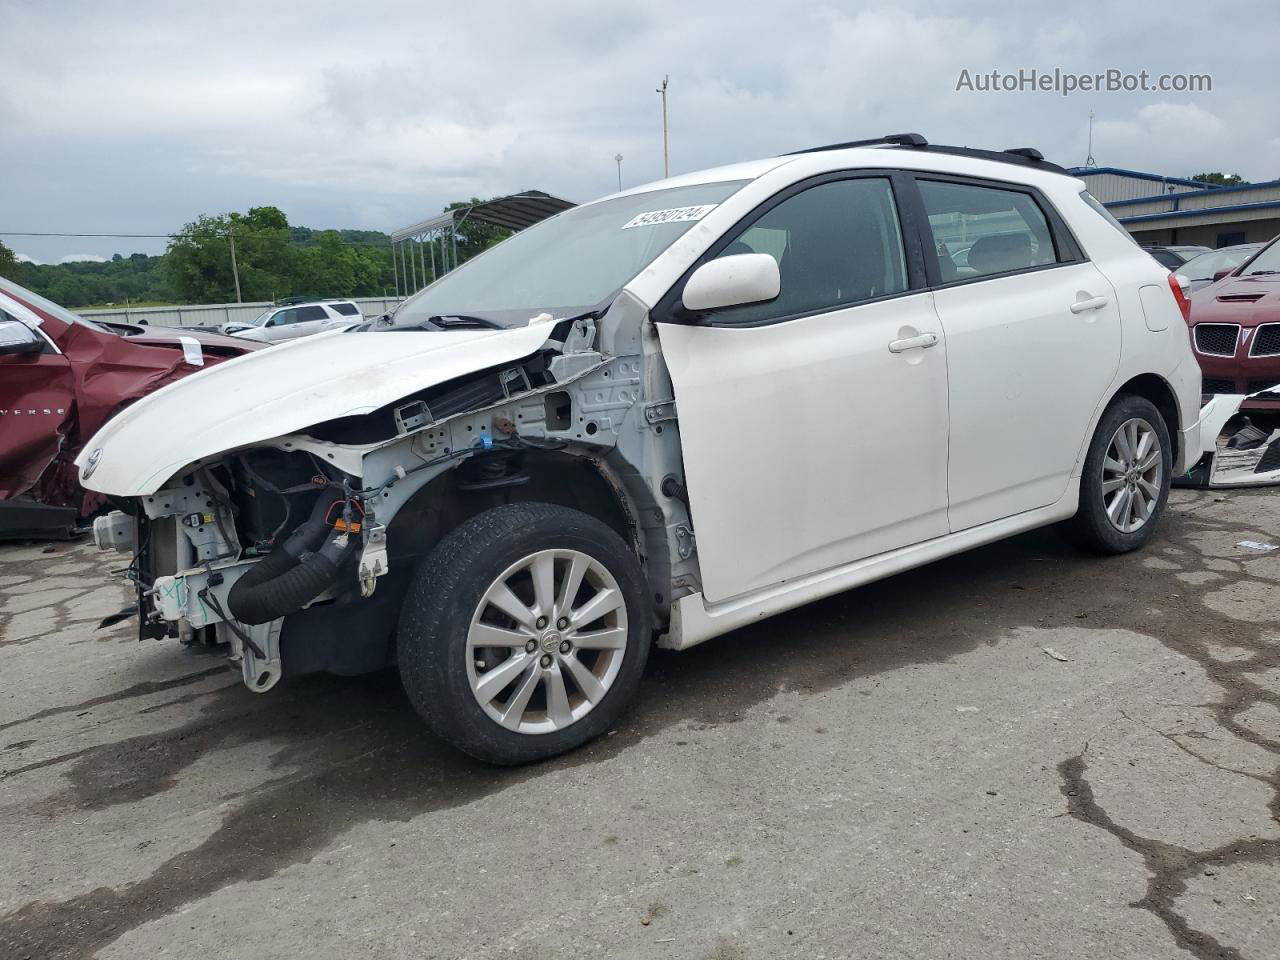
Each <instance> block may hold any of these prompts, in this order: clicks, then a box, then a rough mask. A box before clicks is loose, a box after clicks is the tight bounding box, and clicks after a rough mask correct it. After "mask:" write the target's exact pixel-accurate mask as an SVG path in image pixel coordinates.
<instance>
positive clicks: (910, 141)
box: [783, 133, 929, 157]
mask: <svg viewBox="0 0 1280 960" xmlns="http://www.w3.org/2000/svg"><path fill="white" fill-rule="evenodd" d="M885 144H892V145H893V146H896V147H927V146H929V141H928V140H926V139H925V138H924V137H922V136H920V134H918V133H890V134H888V135H887V136H883V137H872V138H871V139H869V140H849V141H848V142H846V143H829V144H827V145H826V146H825V147H806V148H805V149H803V150H792V151H791V152H790V153H784V154H783V156H784V157H794V156H797V155H799V154H802V153H821V152H822V151H824V150H848V149H850V148H851V147H878V146H881V145H885Z"/></svg>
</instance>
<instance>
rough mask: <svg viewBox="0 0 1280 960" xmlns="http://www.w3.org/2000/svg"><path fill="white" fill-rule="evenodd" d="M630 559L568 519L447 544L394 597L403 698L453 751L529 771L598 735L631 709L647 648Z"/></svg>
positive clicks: (519, 523)
mask: <svg viewBox="0 0 1280 960" xmlns="http://www.w3.org/2000/svg"><path fill="white" fill-rule="evenodd" d="M648 593H649V591H648V587H647V585H646V582H645V577H644V571H643V570H642V569H641V567H640V562H639V560H638V559H637V557H636V555H635V552H634V551H633V550H632V549H631V548H630V547H629V546H628V545H627V544H626V543H625V542H624V541H623V540H622V538H621V537H619V536H618V535H617V534H616V533H615V532H614V531H613V530H612V529H610V528H609V527H608V526H606V525H605V524H604V523H602V522H600V521H599V520H597V519H595V518H594V517H591V516H588V515H587V514H584V513H581V512H579V511H577V510H571V509H568V508H567V507H560V506H555V505H553V504H547V503H514V504H508V505H506V506H501V507H495V508H494V509H492V510H486V511H485V512H484V513H481V514H479V515H477V516H475V517H472V518H471V519H470V520H468V521H466V522H465V523H463V524H461V525H460V526H459V527H458V528H457V529H455V530H454V531H453V532H452V533H450V534H449V535H448V536H447V537H445V538H444V539H443V540H442V541H441V542H440V543H439V545H438V546H437V547H436V548H435V549H434V550H433V551H432V552H431V554H430V555H429V556H428V557H427V558H426V559H425V560H424V561H423V562H422V564H421V566H419V568H418V571H417V573H416V575H415V577H414V580H413V583H412V584H411V585H410V587H409V590H408V593H407V594H406V596H405V603H404V609H403V611H402V613H401V617H400V627H399V631H398V637H397V646H398V657H399V665H400V676H401V680H402V682H403V684H404V688H405V691H406V692H407V693H408V695H409V699H410V701H411V702H412V703H413V705H414V707H415V708H416V709H417V711H418V713H419V714H420V715H421V716H422V718H423V720H425V721H426V723H427V726H429V727H430V728H431V730H432V731H433V732H434V733H436V734H437V735H438V736H439V737H441V738H442V739H444V740H446V741H448V742H449V743H451V744H453V745H454V746H455V747H457V748H458V749H459V750H462V751H463V752H465V753H468V754H470V755H471V756H473V757H476V758H478V759H480V760H484V761H487V762H489V763H495V764H502V765H515V764H522V763H531V762H534V761H537V760H543V759H546V758H547V757H552V756H555V755H556V754H559V753H563V752H564V751H566V750H571V749H573V748H574V747H577V746H579V745H581V744H583V743H585V742H587V741H588V740H591V739H593V738H595V737H597V736H599V735H601V734H602V733H605V732H606V731H607V730H608V729H609V728H610V727H611V726H612V725H613V724H614V723H615V722H616V721H617V719H618V717H619V716H621V714H622V712H623V711H624V710H625V709H626V707H627V705H628V704H629V702H630V701H631V699H632V698H633V697H634V695H635V693H636V690H637V688H638V687H639V684H640V677H641V674H642V673H643V672H644V665H645V661H646V660H647V659H648V654H649V646H650V641H651V639H652V627H651V623H652V616H651V610H652V608H651V606H650V605H649V603H648V600H647V598H648Z"/></svg>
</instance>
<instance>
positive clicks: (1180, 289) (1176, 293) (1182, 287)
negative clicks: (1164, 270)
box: [1169, 273, 1191, 323]
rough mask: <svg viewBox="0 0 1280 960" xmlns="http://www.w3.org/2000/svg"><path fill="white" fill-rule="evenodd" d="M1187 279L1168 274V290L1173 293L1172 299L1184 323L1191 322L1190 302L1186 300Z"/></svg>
mask: <svg viewBox="0 0 1280 960" xmlns="http://www.w3.org/2000/svg"><path fill="white" fill-rule="evenodd" d="M1188 286H1189V284H1188V283H1187V278H1186V277H1183V276H1180V275H1179V274H1176V273H1171V274H1169V289H1170V290H1172V291H1173V299H1174V300H1176V301H1178V309H1179V310H1181V311H1182V319H1183V321H1184V322H1187V323H1190V322H1191V301H1190V300H1189V299H1188V298H1187V287H1188Z"/></svg>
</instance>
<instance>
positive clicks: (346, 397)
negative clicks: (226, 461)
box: [76, 323, 553, 497]
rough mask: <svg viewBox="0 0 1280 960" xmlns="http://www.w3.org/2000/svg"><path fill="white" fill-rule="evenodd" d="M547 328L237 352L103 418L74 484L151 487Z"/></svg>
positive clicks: (319, 339)
mask: <svg viewBox="0 0 1280 960" xmlns="http://www.w3.org/2000/svg"><path fill="white" fill-rule="evenodd" d="M552 329H553V324H550V323H543V324H536V325H534V326H528V327H517V328H514V329H511V330H448V331H426V330H422V331H419V330H404V331H380V332H376V333H374V332H360V333H346V332H342V331H333V332H329V333H321V334H317V335H316V336H312V337H305V338H301V339H298V340H294V341H292V342H289V343H286V344H283V345H281V346H277V347H270V348H268V349H266V350H258V351H255V352H253V353H249V354H246V355H245V356H242V357H236V358H235V359H233V360H227V361H224V362H223V363H220V364H218V365H217V366H215V367H211V368H210V369H208V370H206V371H203V372H201V373H197V374H195V375H193V376H189V377H187V378H185V379H183V380H180V381H178V382H177V383H174V384H172V385H171V386H168V387H165V388H164V389H163V390H159V391H157V392H156V393H153V394H151V395H150V396H148V397H145V398H143V399H142V400H139V401H138V402H137V403H135V404H134V405H133V406H131V407H128V408H127V409H125V410H124V411H122V412H121V413H119V414H117V415H116V416H115V417H113V418H112V419H111V420H110V421H108V422H107V424H106V425H105V426H104V427H103V428H102V429H101V430H99V431H98V433H97V434H96V435H94V437H93V439H92V440H90V441H89V442H87V443H86V444H85V445H84V448H83V450H82V451H81V453H80V456H79V457H77V458H76V466H77V467H78V468H79V470H80V482H81V483H82V484H84V486H86V487H88V488H89V489H91V490H97V491H99V492H101V493H107V494H114V495H116V496H124V497H135V496H143V495H146V494H150V493H155V492H156V491H157V490H158V489H160V487H161V486H162V485H163V484H164V482H165V481H166V480H168V479H169V478H170V477H171V476H173V475H174V474H175V473H177V472H178V471H179V470H181V469H182V468H183V467H185V466H187V465H188V464H190V463H192V462H194V461H196V460H202V459H205V458H206V457H210V456H213V455H215V454H219V453H222V452H224V451H227V450H233V449H236V448H238V447H244V446H247V445H249V444H253V443H260V442H262V441H264V440H271V439H273V438H275V437H280V436H283V435H285V434H289V433H297V432H299V431H301V430H304V429H305V428H307V427H310V426H313V425H315V424H319V423H324V422H326V421H328V420H334V419H336V418H338V417H346V416H353V415H359V414H365V413H371V412H373V411H374V410H377V409H378V408H379V407H383V406H386V405H387V404H389V403H392V402H394V401H396V400H398V399H400V398H401V397H405V396H408V395H409V394H411V393H414V392H415V391H418V390H423V389H426V388H428V387H433V386H436V385H438V384H442V383H446V382H447V381H449V380H452V379H454V378H456V377H460V376H463V375H465V374H468V373H472V372H474V371H477V370H483V369H486V368H488V367H493V366H498V365H500V364H504V363H510V362H512V361H515V360H519V359H521V358H523V357H527V356H529V354H531V353H534V352H536V351H537V350H538V348H540V347H541V346H542V345H543V344H544V343H546V341H547V338H548V337H549V336H550V335H551V331H552ZM86 473H87V474H88V475H87V476H86Z"/></svg>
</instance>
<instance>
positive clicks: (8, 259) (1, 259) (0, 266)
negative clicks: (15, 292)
mask: <svg viewBox="0 0 1280 960" xmlns="http://www.w3.org/2000/svg"><path fill="white" fill-rule="evenodd" d="M17 266H18V258H17V256H15V255H14V252H13V251H12V250H10V249H9V248H8V247H6V246H5V245H4V244H3V243H0V277H11V276H13V273H14V269H15V268H16V267H17Z"/></svg>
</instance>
